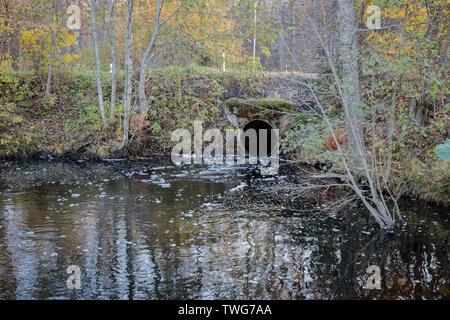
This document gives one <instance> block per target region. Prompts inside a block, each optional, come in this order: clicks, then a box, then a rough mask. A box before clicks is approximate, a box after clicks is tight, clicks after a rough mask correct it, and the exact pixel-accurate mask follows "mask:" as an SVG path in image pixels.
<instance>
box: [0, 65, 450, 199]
mask: <svg viewBox="0 0 450 320" xmlns="http://www.w3.org/2000/svg"><path fill="white" fill-rule="evenodd" d="M297 76H298V75H297ZM103 77H104V79H105V81H104V84H105V85H104V90H103V91H104V99H105V104H106V109H107V110H106V114H110V110H109V102H108V101H109V97H110V91H111V88H110V86H109V83H110V81H109V77H110V75H109V73H105V74H103ZM122 77H123V75H119V82H118V83H119V86H118V96H119V97H121V95H122V91H123V88H122V86H121V84H122V83H123V82H122V81H121V79H122ZM292 77H295V75H289V74H284V73H278V74H277V73H275V74H273V73H271V74H265V73H258V74H251V73H248V74H245V73H239V72H226V73H223V72H220V71H218V70H216V69H209V68H200V67H187V68H177V67H170V68H164V69H157V70H154V72H152V73H151V75H150V76H149V79H148V81H147V95H148V98H149V101H150V104H151V105H150V110H149V112H148V114H147V115H146V116H145V117H138V116H134V117H133V118H132V119H131V121H130V131H129V138H130V143H129V145H128V146H127V149H126V153H124V152H123V150H120V149H119V146H120V142H121V137H122V124H121V119H122V116H123V106H122V104H121V101H120V100H119V101H118V102H117V108H116V110H115V112H114V118H110V119H109V122H108V126H107V127H104V126H103V125H102V123H101V119H100V114H99V112H98V107H97V103H98V101H97V89H96V84H95V74H94V73H93V72H92V71H86V70H82V69H74V70H73V71H72V72H71V73H68V72H64V73H57V74H55V79H54V83H53V90H52V94H51V95H50V96H44V94H43V92H44V90H43V89H44V88H43V86H42V83H41V80H40V77H39V76H37V75H34V74H31V73H16V74H9V75H8V74H6V75H3V76H2V77H1V79H0V80H1V81H0V92H1V96H0V159H4V160H26V159H35V160H60V161H77V160H83V159H86V158H89V159H95V160H101V159H105V158H118V157H120V158H122V157H124V156H125V157H126V158H127V159H134V160H139V159H154V158H158V157H167V156H168V155H169V153H170V151H171V148H172V142H171V141H170V137H171V132H173V131H174V130H175V129H178V128H185V129H188V130H192V126H193V121H194V120H196V119H201V120H203V122H204V128H217V129H219V130H225V129H227V128H230V127H231V125H230V124H229V122H228V120H227V119H226V116H225V114H224V109H223V107H224V102H225V101H226V100H227V99H229V98H231V97H240V98H244V99H245V98H266V97H280V96H281V97H283V98H286V97H287V96H289V98H290V99H291V100H292V101H296V100H295V99H297V98H298V92H297V91H296V90H295V87H293V84H292V81H290V80H292ZM292 92H294V93H292ZM296 95H297V96H296ZM133 101H137V96H136V92H134V95H133ZM334 108H335V109H336V110H339V106H338V105H336V106H335V107H334ZM297 119H298V121H299V122H298V123H294V125H293V126H292V127H291V129H290V130H288V131H287V132H286V136H285V137H284V138H283V140H282V141H281V149H282V151H283V152H284V153H285V154H288V155H289V158H290V159H292V160H295V161H297V162H299V163H304V164H307V165H315V164H316V166H317V163H326V162H327V161H328V160H329V159H326V158H324V157H323V154H324V151H326V150H328V149H332V147H333V146H332V144H333V143H332V142H333V141H331V138H330V136H329V133H327V132H326V129H324V128H323V123H320V122H317V121H316V120H314V119H312V118H310V115H308V114H306V115H305V116H304V117H298V118H297ZM434 120H435V119H431V122H430V124H429V125H427V126H425V127H423V128H421V129H420V130H421V131H419V133H418V134H410V133H406V131H401V132H398V134H399V135H405V137H404V140H403V146H396V148H395V150H394V152H395V153H394V156H393V160H396V159H406V158H408V157H410V156H411V155H414V157H411V161H407V162H403V163H402V165H397V166H395V167H393V168H392V179H393V181H395V183H396V184H398V185H402V186H404V188H405V193H404V196H405V197H413V198H417V199H420V200H425V201H431V202H435V203H439V204H441V205H448V204H449V203H450V199H449V194H450V166H449V163H448V162H447V163H446V162H445V161H442V160H440V159H438V158H437V157H436V155H435V154H434V146H435V145H436V144H438V143H440V142H442V141H443V140H444V138H445V137H444V134H443V133H442V129H440V127H438V126H437V125H436V124H437V122H436V121H434ZM381 125H382V124H381ZM401 130H402V129H401ZM396 134H397V133H396ZM418 149H420V152H418V153H417V152H416V151H417V150H418ZM399 163H400V162H399ZM324 197H327V195H324Z"/></svg>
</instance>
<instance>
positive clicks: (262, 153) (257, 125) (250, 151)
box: [241, 120, 275, 157]
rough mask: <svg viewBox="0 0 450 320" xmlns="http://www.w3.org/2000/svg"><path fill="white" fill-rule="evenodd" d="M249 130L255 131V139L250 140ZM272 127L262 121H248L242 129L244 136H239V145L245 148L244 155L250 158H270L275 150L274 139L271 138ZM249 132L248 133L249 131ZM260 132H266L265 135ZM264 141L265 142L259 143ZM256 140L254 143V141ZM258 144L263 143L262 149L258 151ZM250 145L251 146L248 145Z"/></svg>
mask: <svg viewBox="0 0 450 320" xmlns="http://www.w3.org/2000/svg"><path fill="white" fill-rule="evenodd" d="M251 129H253V130H255V133H256V139H254V138H253V139H252V138H251ZM272 129H273V128H272V126H271V125H270V124H268V123H267V122H266V121H263V120H252V121H249V122H248V123H247V124H246V125H245V126H244V128H243V133H244V135H242V136H241V143H243V145H244V147H245V153H246V154H247V155H250V156H252V157H267V156H268V157H270V156H271V154H272V152H273V151H274V149H275V139H273V138H275V137H272V131H271V130H272ZM249 130H250V131H249ZM262 130H266V135H265V137H264V133H262ZM262 139H265V141H261V142H260V140H262ZM255 140H256V141H255ZM260 143H264V145H265V147H264V149H265V150H264V149H262V150H260ZM250 144H252V146H251V145H250ZM254 144H256V146H255V145H254ZM255 150H256V154H254V153H255V152H254V151H255Z"/></svg>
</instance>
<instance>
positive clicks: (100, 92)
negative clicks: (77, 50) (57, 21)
mask: <svg viewBox="0 0 450 320" xmlns="http://www.w3.org/2000/svg"><path fill="white" fill-rule="evenodd" d="M91 15H92V36H93V41H94V52H95V62H96V64H97V94H98V103H99V107H100V115H101V117H102V122H103V124H104V125H105V126H106V116H105V106H104V104H103V89H102V71H101V65H100V57H99V54H98V32H97V23H96V16H95V15H96V10H95V0H91Z"/></svg>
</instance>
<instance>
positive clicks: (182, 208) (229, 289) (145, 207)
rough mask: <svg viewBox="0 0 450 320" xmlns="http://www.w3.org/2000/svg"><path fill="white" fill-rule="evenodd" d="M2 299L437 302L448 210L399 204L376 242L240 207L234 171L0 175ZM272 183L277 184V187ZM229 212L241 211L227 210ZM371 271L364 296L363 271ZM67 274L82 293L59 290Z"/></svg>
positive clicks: (241, 180) (303, 218)
mask: <svg viewBox="0 0 450 320" xmlns="http://www.w3.org/2000/svg"><path fill="white" fill-rule="evenodd" d="M2 170H3V178H4V179H3V180H2V185H1V186H0V299H357V298H362V299H372V298H377V299H383V298H384V299H445V298H448V297H449V274H448V270H449V269H450V268H449V251H448V242H449V237H448V232H449V221H448V212H447V210H446V209H445V208H436V207H433V206H428V205H425V204H419V203H416V202H414V201H405V202H403V203H402V215H403V216H404V219H405V222H406V223H405V224H404V225H402V226H400V227H399V228H398V229H397V230H396V231H395V232H394V233H388V232H383V231H379V230H378V227H377V226H376V225H375V224H374V223H373V222H372V220H371V218H370V217H368V215H367V213H366V212H365V211H364V210H363V209H361V208H358V209H352V210H351V211H349V212H347V213H346V214H341V215H338V216H330V215H329V214H326V213H324V212H321V210H320V208H317V209H316V210H295V209H292V208H291V209H289V208H285V207H283V206H281V205H279V204H271V203H270V202H269V201H268V202H267V203H255V204H253V205H248V206H243V207H242V206H241V208H240V209H239V210H237V209H236V208H235V206H230V205H229V203H228V202H229V201H228V202H227V201H225V199H227V198H229V196H230V194H235V195H236V194H239V195H240V197H234V199H239V198H242V199H243V201H244V200H245V198H246V192H248V191H246V189H247V188H248V187H247V186H248V184H249V182H248V180H247V179H246V174H245V168H242V167H237V166H194V165H192V166H182V167H175V166H173V165H171V163H169V162H166V161H162V160H161V161H156V162H155V161H154V162H114V161H111V162H104V163H102V164H91V163H89V162H80V163H53V162H30V163H15V162H9V163H4V164H3V166H2ZM283 178H284V177H283V176H281V177H278V178H277V179H278V180H282V179H283ZM233 201H239V200H233ZM370 265H374V266H376V267H378V268H379V269H380V271H381V273H380V289H368V288H367V287H366V286H367V283H366V278H367V276H368V274H367V273H366V272H367V267H368V266H370ZM69 266H77V267H79V269H80V288H79V289H69V288H68V286H67V280H68V278H69V276H70V274H68V273H67V268H68V267H69Z"/></svg>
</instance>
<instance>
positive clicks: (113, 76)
mask: <svg viewBox="0 0 450 320" xmlns="http://www.w3.org/2000/svg"><path fill="white" fill-rule="evenodd" d="M114 7H115V1H114V0H109V24H110V26H109V27H110V29H109V30H110V31H109V37H110V45H111V110H110V112H111V114H110V117H111V119H114V108H115V104H116V86H117V80H116V76H117V67H116V46H115V43H114V24H115V21H114V20H115V19H114Z"/></svg>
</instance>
